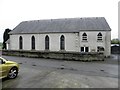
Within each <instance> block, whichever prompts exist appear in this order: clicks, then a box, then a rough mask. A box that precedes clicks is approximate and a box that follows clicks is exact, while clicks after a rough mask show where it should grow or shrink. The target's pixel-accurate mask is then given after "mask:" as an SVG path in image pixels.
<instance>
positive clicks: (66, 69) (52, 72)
mask: <svg viewBox="0 0 120 90" xmlns="http://www.w3.org/2000/svg"><path fill="white" fill-rule="evenodd" d="M2 57H4V58H6V59H8V60H12V61H15V62H17V63H19V65H20V71H19V73H18V77H17V78H15V79H3V80H2V84H1V85H2V88H118V59H119V55H112V56H111V57H110V58H107V59H106V60H105V61H94V62H80V61H66V60H54V59H44V58H27V57H15V56H2Z"/></svg>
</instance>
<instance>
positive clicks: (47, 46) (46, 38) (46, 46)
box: [45, 35, 49, 50]
mask: <svg viewBox="0 0 120 90" xmlns="http://www.w3.org/2000/svg"><path fill="white" fill-rule="evenodd" d="M45 50H49V36H48V35H47V36H46V37H45Z"/></svg>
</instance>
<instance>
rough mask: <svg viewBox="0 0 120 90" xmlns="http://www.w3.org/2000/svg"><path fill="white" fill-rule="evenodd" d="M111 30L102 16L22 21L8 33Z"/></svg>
mask: <svg viewBox="0 0 120 90" xmlns="http://www.w3.org/2000/svg"><path fill="white" fill-rule="evenodd" d="M82 30H105V31H106V30H111V29H110V27H109V25H108V23H107V22H106V20H105V18H104V17H92V18H67V19H49V20H34V21H23V22H21V23H20V24H19V25H18V26H16V27H15V28H14V29H13V30H12V31H11V32H10V33H9V34H20V33H46V32H49V33H50V32H79V31H82Z"/></svg>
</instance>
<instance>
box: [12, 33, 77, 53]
mask: <svg viewBox="0 0 120 90" xmlns="http://www.w3.org/2000/svg"><path fill="white" fill-rule="evenodd" d="M46 35H48V36H49V40H50V41H49V42H50V43H49V44H50V47H49V48H50V51H59V50H60V37H61V35H64V37H65V50H66V51H76V47H75V35H76V34H75V33H47V34H22V35H20V34H19V35H10V48H11V50H19V37H20V36H22V37H23V50H31V37H32V36H35V50H45V36H46Z"/></svg>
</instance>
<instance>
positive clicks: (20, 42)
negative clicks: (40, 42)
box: [19, 36, 23, 49]
mask: <svg viewBox="0 0 120 90" xmlns="http://www.w3.org/2000/svg"><path fill="white" fill-rule="evenodd" d="M19 49H23V38H22V36H20V37H19Z"/></svg>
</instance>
